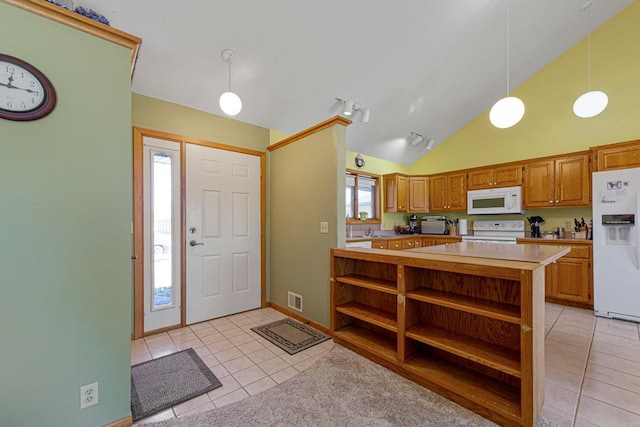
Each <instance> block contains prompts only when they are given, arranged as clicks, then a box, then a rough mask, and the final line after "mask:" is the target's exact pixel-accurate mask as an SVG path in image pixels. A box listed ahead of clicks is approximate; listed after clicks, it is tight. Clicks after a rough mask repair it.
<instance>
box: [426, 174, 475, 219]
mask: <svg viewBox="0 0 640 427" xmlns="http://www.w3.org/2000/svg"><path fill="white" fill-rule="evenodd" d="M429 209H430V212H449V211H466V210H467V174H466V172H452V173H446V174H441V175H432V176H430V177H429Z"/></svg>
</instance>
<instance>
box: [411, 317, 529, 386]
mask: <svg viewBox="0 0 640 427" xmlns="http://www.w3.org/2000/svg"><path fill="white" fill-rule="evenodd" d="M405 335H406V336H407V337H408V338H411V339H414V340H416V341H420V342H422V343H425V344H428V345H430V346H433V347H436V348H439V349H441V350H444V351H447V352H449V353H452V354H455V355H457V356H460V357H463V358H465V359H468V360H471V361H473V362H476V363H479V364H481V365H484V366H488V367H490V368H493V369H496V370H498V371H500V372H504V373H506V374H509V375H513V376H514V377H518V378H520V377H521V375H522V371H521V369H520V359H519V355H518V352H517V351H514V350H508V349H505V348H501V347H498V346H497V345H493V344H490V343H487V342H485V341H481V340H478V339H475V338H471V337H468V336H465V335H462V334H457V333H455V332H451V331H447V330H446V329H442V328H438V327H435V326H430V325H425V324H419V325H415V326H412V327H411V328H409V329H407V331H406V333H405Z"/></svg>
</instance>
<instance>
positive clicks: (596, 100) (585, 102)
mask: <svg viewBox="0 0 640 427" xmlns="http://www.w3.org/2000/svg"><path fill="white" fill-rule="evenodd" d="M608 103H609V97H608V96H607V94H606V93H604V92H602V91H599V90H592V91H589V92H585V93H583V94H582V95H580V96H579V97H578V99H576V102H574V103H573V113H574V114H575V115H576V116H578V117H581V118H583V119H588V118H590V117H595V116H597V115H598V114H600V113H602V112H603V111H604V109H605V108H607V104H608Z"/></svg>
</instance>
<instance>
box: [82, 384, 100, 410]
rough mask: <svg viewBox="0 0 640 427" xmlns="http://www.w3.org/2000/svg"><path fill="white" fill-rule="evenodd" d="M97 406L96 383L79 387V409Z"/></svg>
mask: <svg viewBox="0 0 640 427" xmlns="http://www.w3.org/2000/svg"><path fill="white" fill-rule="evenodd" d="M97 404H98V383H93V384H89V385H85V386H82V387H80V409H84V408H88V407H89V406H93V405H97Z"/></svg>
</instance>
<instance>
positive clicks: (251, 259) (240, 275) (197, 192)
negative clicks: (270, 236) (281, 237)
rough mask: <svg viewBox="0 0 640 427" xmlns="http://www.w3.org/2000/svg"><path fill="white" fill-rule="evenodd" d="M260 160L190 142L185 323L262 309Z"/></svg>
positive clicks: (187, 152)
mask: <svg viewBox="0 0 640 427" xmlns="http://www.w3.org/2000/svg"><path fill="white" fill-rule="evenodd" d="M260 173H261V171H260V158H259V157H258V156H252V155H248V154H242V153H236V152H232V151H226V150H220V149H216V148H210V147H203V146H200V145H193V144H187V148H186V242H185V245H186V248H185V250H186V279H187V313H186V317H187V323H188V324H192V323H196V322H201V321H203V320H208V319H213V318H216V317H221V316H226V315H229V314H233V313H238V312H241V311H246V310H251V309H254V308H258V307H260V296H261V295H260V293H261V288H260V281H261V276H260V272H261V265H260V263H261V254H260V234H261V230H260Z"/></svg>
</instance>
